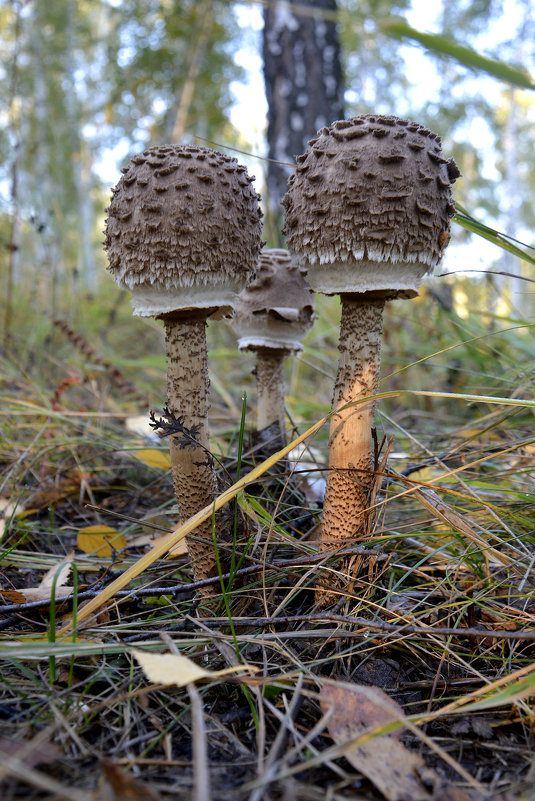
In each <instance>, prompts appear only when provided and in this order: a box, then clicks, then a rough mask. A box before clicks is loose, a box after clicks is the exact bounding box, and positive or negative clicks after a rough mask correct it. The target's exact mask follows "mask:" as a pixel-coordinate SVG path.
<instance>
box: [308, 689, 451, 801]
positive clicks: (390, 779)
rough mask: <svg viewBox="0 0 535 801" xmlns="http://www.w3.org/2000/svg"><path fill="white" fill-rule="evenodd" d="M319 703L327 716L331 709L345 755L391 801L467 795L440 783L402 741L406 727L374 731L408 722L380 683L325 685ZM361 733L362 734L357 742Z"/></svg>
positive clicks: (334, 732)
mask: <svg viewBox="0 0 535 801" xmlns="http://www.w3.org/2000/svg"><path fill="white" fill-rule="evenodd" d="M320 704H321V709H322V711H323V713H324V714H326V713H327V712H328V711H330V710H332V715H331V717H330V719H329V721H328V723H327V728H328V730H329V734H330V735H331V737H332V738H333V740H334V741H335V742H336V743H337V744H338V745H344V744H347V750H346V751H345V752H344V756H345V758H346V759H347V760H348V761H349V762H350V763H351V764H352V765H353V767H355V768H356V769H357V770H358V771H360V773H362V774H363V775H364V776H366V777H367V778H368V779H369V780H370V781H371V782H373V784H374V785H375V786H376V787H377V789H378V790H380V792H381V793H382V794H383V795H384V796H385V798H387V799H388V801H433V799H434V800H435V801H437V799H438V798H439V797H440V798H441V799H444V801H445V800H446V799H449V800H450V801H453V799H456V801H460V799H461V798H463V794H462V793H461V794H460V795H459V794H458V791H457V790H456V789H455V788H450V787H441V786H440V785H441V781H440V779H439V777H438V775H437V774H436V773H434V771H432V770H429V769H427V768H426V767H425V763H424V761H423V759H422V757H421V756H419V754H416V753H414V752H413V751H409V750H408V748H406V747H405V746H404V745H403V743H402V742H401V741H400V739H399V738H400V736H401V732H402V727H398V728H396V729H395V730H393V731H390V732H388V733H386V734H378V735H375V736H374V735H373V734H372V731H373V729H377V728H381V727H383V726H385V725H388V724H392V723H395V722H399V721H403V720H404V713H403V710H402V708H401V707H400V706H399V704H397V703H396V701H394V700H393V699H392V698H390V697H389V696H388V695H387V694H386V693H384V692H383V691H382V690H380V689H379V688H378V687H364V686H362V685H358V684H347V683H344V682H338V683H337V684H336V685H332V684H326V685H324V687H323V688H322V690H321V693H320ZM366 734H369V739H366ZM359 735H364V737H363V739H362V741H361V742H357V743H355V742H354V740H355V739H356V738H358V737H359ZM424 781H425V784H424ZM465 798H466V797H465Z"/></svg>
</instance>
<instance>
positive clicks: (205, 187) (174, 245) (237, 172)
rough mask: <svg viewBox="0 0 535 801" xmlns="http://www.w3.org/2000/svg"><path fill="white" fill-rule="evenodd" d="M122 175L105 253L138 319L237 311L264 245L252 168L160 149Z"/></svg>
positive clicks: (202, 152) (201, 152)
mask: <svg viewBox="0 0 535 801" xmlns="http://www.w3.org/2000/svg"><path fill="white" fill-rule="evenodd" d="M122 172H123V173H124V174H123V176H122V178H121V179H120V181H119V182H118V184H117V186H116V187H115V188H114V189H113V190H112V193H113V196H112V200H111V203H110V206H109V208H108V209H107V212H108V218H107V220H106V232H105V233H106V241H105V247H106V250H107V252H108V260H109V268H108V269H109V270H110V272H111V273H112V274H113V276H114V278H115V280H116V281H117V283H118V284H119V286H122V287H124V288H126V289H130V290H131V291H132V293H133V299H132V305H133V306H134V314H138V315H141V316H143V317H148V316H156V315H158V314H163V313H167V312H172V311H177V310H184V309H192V308H212V307H214V308H215V307H219V308H224V309H226V310H228V309H230V308H232V307H233V305H234V300H235V297H236V294H237V293H238V292H239V291H240V290H241V289H242V288H243V287H244V286H245V284H246V282H247V280H248V278H249V277H250V275H251V274H252V273H253V272H254V268H255V267H256V263H257V259H258V253H259V251H260V247H261V244H262V243H261V238H260V235H261V217H262V212H261V211H260V207H259V205H258V201H259V199H260V197H259V195H258V194H257V193H256V192H255V191H254V189H253V187H252V186H251V182H252V181H253V180H254V178H251V177H250V176H249V175H248V174H247V170H246V168H245V167H243V166H241V165H239V164H238V162H237V161H236V159H233V158H230V157H229V156H225V155H223V154H222V153H218V152H216V151H214V150H211V149H210V148H206V147H196V146H193V145H161V146H157V147H151V148H149V150H145V151H144V153H142V154H140V155H137V156H134V157H133V158H132V160H131V161H130V163H129V164H128V166H127V167H124V168H123V170H122Z"/></svg>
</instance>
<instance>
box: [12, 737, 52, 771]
mask: <svg viewBox="0 0 535 801" xmlns="http://www.w3.org/2000/svg"><path fill="white" fill-rule="evenodd" d="M29 747H30V743H28V742H27V741H20V740H11V739H8V738H7V737H0V755H2V754H5V755H6V756H11V757H16V758H18V759H21V760H22V762H23V763H24V765H27V766H28V767H29V768H34V767H35V766H36V765H50V764H52V763H53V762H56V761H57V760H58V759H60V758H61V757H62V756H63V753H62V751H61V749H60V748H59V747H58V746H57V745H54V743H42V744H41V745H37V746H35V748H32V750H30V751H28V748H29ZM1 761H2V760H1V759H0V762H1Z"/></svg>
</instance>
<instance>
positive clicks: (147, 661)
mask: <svg viewBox="0 0 535 801" xmlns="http://www.w3.org/2000/svg"><path fill="white" fill-rule="evenodd" d="M132 655H133V656H134V657H135V658H136V659H137V661H138V662H139V664H140V665H141V669H142V670H143V673H144V674H145V676H146V677H147V678H148V680H149V681H150V682H152V683H153V684H175V685H177V686H178V687H184V686H185V685H186V684H191V683H193V682H196V681H202V680H203V679H217V678H219V677H220V676H227V675H228V674H229V673H236V671H242V670H249V671H251V670H252V671H256V670H257V669H258V668H256V667H253V665H232V666H231V667H227V668H223V670H205V668H202V667H199V665H197V664H196V663H195V662H192V660H191V659H188V657H187V656H182V654H153V653H151V652H149V651H138V650H137V649H136V648H134V649H132Z"/></svg>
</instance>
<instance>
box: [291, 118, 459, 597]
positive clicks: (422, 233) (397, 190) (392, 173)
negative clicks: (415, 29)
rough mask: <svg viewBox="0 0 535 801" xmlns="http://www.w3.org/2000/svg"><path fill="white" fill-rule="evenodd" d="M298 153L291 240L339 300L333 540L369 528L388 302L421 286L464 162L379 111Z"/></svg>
mask: <svg viewBox="0 0 535 801" xmlns="http://www.w3.org/2000/svg"><path fill="white" fill-rule="evenodd" d="M297 161H298V167H297V169H296V171H295V173H294V174H293V175H292V176H291V177H290V179H289V189H288V192H287V194H286V196H285V197H284V199H283V205H284V207H285V212H286V216H285V229H284V230H285V234H286V239H287V243H288V247H289V250H290V252H291V253H292V255H293V256H294V257H295V259H296V260H297V261H298V263H299V264H300V265H301V266H302V267H304V268H305V269H306V270H307V278H308V281H309V283H310V285H311V287H312V288H313V289H314V290H315V291H316V292H323V293H325V294H328V295H332V294H339V295H340V298H341V302H342V321H341V328H340V340H339V352H340V360H339V365H338V375H337V379H336V385H335V389H334V398H333V409H334V413H333V414H332V416H331V424H330V451H329V474H328V479H327V489H326V496H325V505H324V512H323V521H322V531H321V548H322V549H323V550H331V549H332V548H334V547H343V546H347V545H350V544H353V543H355V542H356V541H358V540H359V539H363V538H364V539H365V538H366V537H367V536H368V535H369V534H370V528H371V520H370V515H369V513H368V511H367V510H368V506H369V496H370V490H371V487H372V483H373V468H374V464H373V453H372V437H371V431H372V426H373V413H374V402H373V400H370V401H366V400H365V399H366V398H367V397H368V396H370V395H373V394H374V392H375V391H376V387H377V383H378V380H379V367H380V356H381V337H382V324H383V309H384V304H385V301H386V300H390V299H392V298H410V297H414V296H416V295H417V294H418V288H419V286H420V284H421V281H422V278H423V277H424V276H425V275H426V274H427V273H429V272H431V271H432V270H433V268H434V267H435V265H436V264H437V263H438V261H439V260H440V258H441V256H442V254H443V251H444V248H445V247H446V245H447V242H448V240H449V231H450V219H451V217H452V215H453V213H454V210H455V209H454V205H453V197H452V191H451V184H452V183H453V181H455V179H456V178H457V177H458V176H459V175H460V173H459V170H458V168H457V165H456V164H455V162H454V161H453V159H449V160H446V159H445V158H444V157H443V155H442V151H441V140H440V137H439V136H437V134H435V133H432V132H431V131H430V130H428V129H427V128H425V127H424V126H423V125H419V124H418V123H415V122H410V121H408V120H402V119H399V118H398V117H394V116H380V115H376V114H369V115H364V116H358V117H352V118H351V119H348V120H340V121H337V122H334V123H332V125H331V126H330V127H328V128H327V127H326V128H322V129H321V130H320V131H319V132H318V137H317V139H313V140H311V141H310V142H309V148H308V150H307V151H306V153H304V154H303V155H302V156H299V157H298V159H297ZM356 401H358V403H355V402H356ZM327 597H328V600H331V598H332V593H330V594H328V595H327ZM318 600H321V599H320V597H319V591H318ZM323 600H325V599H323Z"/></svg>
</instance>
